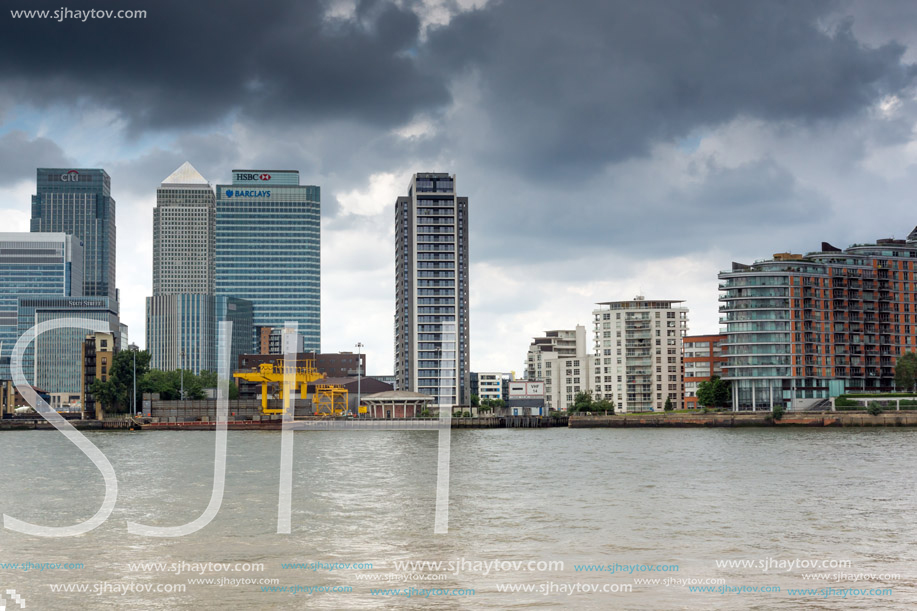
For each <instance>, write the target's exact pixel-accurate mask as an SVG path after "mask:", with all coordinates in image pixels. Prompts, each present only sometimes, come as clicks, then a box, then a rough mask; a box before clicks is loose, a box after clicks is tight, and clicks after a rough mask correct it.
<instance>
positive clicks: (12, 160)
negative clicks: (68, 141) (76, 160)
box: [0, 131, 73, 186]
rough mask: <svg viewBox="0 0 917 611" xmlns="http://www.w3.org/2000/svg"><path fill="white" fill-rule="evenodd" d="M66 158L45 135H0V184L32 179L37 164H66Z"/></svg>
mask: <svg viewBox="0 0 917 611" xmlns="http://www.w3.org/2000/svg"><path fill="white" fill-rule="evenodd" d="M72 163H73V160H72V159H69V158H68V157H67V156H66V155H65V154H64V152H63V151H62V150H61V148H60V147H59V146H58V145H57V143H55V142H53V141H52V140H48V139H47V138H41V137H39V138H32V139H30V138H29V137H28V135H26V134H25V133H24V132H21V131H12V132H9V133H7V134H4V135H3V136H2V137H0V186H6V185H10V184H13V183H16V182H19V181H21V180H26V179H29V178H31V179H32V180H34V179H35V168H37V167H52V168H53V167H68V166H70V165H72Z"/></svg>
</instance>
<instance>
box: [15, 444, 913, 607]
mask: <svg viewBox="0 0 917 611" xmlns="http://www.w3.org/2000/svg"><path fill="white" fill-rule="evenodd" d="M87 437H89V438H90V439H91V440H92V441H93V442H94V443H95V444H96V445H98V447H99V448H101V449H102V451H103V452H104V453H105V454H106V455H107V456H108V458H109V459H110V460H111V462H112V464H113V465H114V467H115V470H116V472H117V476H118V483H119V495H118V503H117V506H116V508H115V510H114V512H113V513H112V516H111V518H110V519H109V520H108V521H107V522H106V523H105V524H104V525H102V526H100V527H99V528H97V529H96V530H94V531H92V532H90V533H89V534H86V535H82V536H78V537H72V538H37V537H31V536H25V535H21V534H17V533H14V532H12V531H10V530H2V531H0V593H2V592H3V591H6V590H8V589H15V590H16V592H17V594H18V595H21V596H23V597H24V599H25V600H26V601H27V604H28V606H27V608H29V609H73V608H76V609H103V608H104V609H217V608H227V609H294V608H295V609H299V608H317V609H374V608H393V607H395V606H398V607H402V608H408V609H425V608H442V609H465V608H468V609H478V608H485V609H528V608H536V609H537V608H543V609H573V608H577V609H608V608H621V609H790V608H793V609H798V608H808V609H829V608H832V609H833V608H845V609H879V608H882V609H909V608H915V607H917V589H915V571H914V567H915V561H917V545H915V544H917V490H915V483H917V471H915V466H917V431H910V430H851V429H844V430H802V429H800V430H787V429H783V430H774V429H737V430H727V429H721V430H677V429H663V430H607V429H606V430H600V429H592V430H589V429H586V430H583V429H577V430H569V429H545V430H480V431H464V430H463V431H455V432H454V433H453V434H452V442H451V451H452V461H451V503H450V513H449V518H450V519H449V532H448V534H444V535H434V534H433V520H434V508H435V493H436V473H437V469H436V458H437V439H438V437H437V434H434V433H430V432H423V431H404V432H361V431H349V432H334V431H329V432H299V433H296V434H295V448H294V489H293V502H292V508H293V514H292V515H293V527H292V533H291V534H289V535H278V534H277V533H276V531H277V503H278V470H279V465H280V434H279V433H278V432H273V431H265V432H231V433H229V459H228V467H227V484H226V493H225V496H224V499H223V504H222V508H221V510H220V512H219V514H218V515H217V517H216V518H215V519H214V521H213V522H212V523H211V524H210V525H209V526H207V527H205V528H203V529H202V530H201V531H199V532H197V533H195V534H192V535H189V536H185V537H180V538H174V539H167V538H145V537H139V536H135V535H131V534H128V532H127V528H126V522H127V521H134V522H140V523H143V524H150V525H159V526H174V525H179V524H184V523H186V522H189V521H191V520H194V519H195V518H196V517H198V515H200V514H201V512H202V511H203V510H204V508H205V507H206V506H207V503H208V501H209V499H210V490H211V483H212V478H213V453H214V450H213V447H214V433H212V432H203V431H200V432H143V433H139V432H135V433H127V432H124V433H87ZM0 465H2V468H0V511H2V513H4V514H6V515H9V516H13V517H16V518H19V519H22V520H26V521H30V522H34V523H37V524H42V525H67V524H73V523H76V522H80V521H82V520H85V519H87V518H89V517H90V516H92V515H93V514H94V513H95V512H96V510H97V509H98V507H99V504H100V503H101V501H102V497H103V493H104V486H103V483H102V477H101V474H100V473H99V472H98V471H97V470H96V468H95V467H94V466H93V465H92V463H91V462H90V461H89V460H88V459H87V458H86V457H85V456H84V455H83V454H82V453H80V452H79V450H77V449H76V448H75V447H74V446H73V445H71V444H70V443H69V442H68V441H67V440H66V439H65V438H64V437H63V436H62V435H60V434H59V433H55V432H45V431H26V432H3V433H2V434H0ZM463 559H464V561H465V563H464V568H463V569H462V570H460V571H454V570H451V571H450V570H445V566H444V567H442V569H443V570H435V569H430V568H418V569H416V570H414V571H409V570H399V569H397V568H396V567H395V562H396V561H418V562H419V561H443V562H450V561H452V562H455V561H458V564H462V562H461V561H462V560H463ZM495 560H496V561H501V562H514V561H515V562H519V561H522V562H523V563H524V564H527V563H528V562H529V561H536V562H537V561H546V562H555V563H557V562H562V563H563V569H559V568H558V565H555V568H553V569H550V570H544V571H539V570H538V566H537V565H535V566H534V567H533V570H525V568H522V569H519V570H516V569H510V570H495V569H494V568H493V565H491V567H492V568H491V570H490V571H487V570H486V569H484V568H483V567H484V565H483V564H480V563H492V562H493V561H495ZM727 560H750V561H752V562H753V563H755V566H754V567H748V568H738V567H732V568H728V567H724V566H720V567H718V566H717V561H720V563H721V564H722V562H723V561H727ZM790 561H804V562H810V561H817V562H819V563H823V564H825V565H826V566H825V568H816V569H814V570H813V569H807V568H801V567H793V568H791V569H790V570H787V569H786V568H785V566H786V563H788V562H790ZM28 562H32V563H34V564H45V563H82V565H83V568H81V569H69V570H66V569H50V568H47V569H46V570H43V571H42V570H39V569H37V568H32V569H30V570H28V571H23V570H22V569H21V568H14V569H11V568H2V567H3V563H17V564H18V563H28ZM207 562H211V563H230V564H232V565H233V566H235V565H236V564H237V563H238V564H240V565H244V564H252V563H254V564H262V565H263V567H264V569H263V571H257V570H248V571H246V570H242V569H244V568H245V567H244V566H243V567H242V568H241V569H240V570H238V571H235V570H230V571H222V570H220V571H209V572H208V571H204V573H203V574H201V572H200V567H196V569H197V572H196V573H189V571H188V569H187V567H186V568H185V570H183V572H181V573H180V574H177V573H176V572H175V571H174V570H173V571H172V572H169V571H168V570H165V571H164V570H158V569H148V570H136V567H131V566H130V565H132V564H135V563H166V565H171V564H172V563H175V564H176V566H180V565H181V563H187V564H191V563H207ZM312 562H321V563H324V564H331V563H336V562H337V563H366V564H372V567H373V568H372V569H353V568H350V569H344V568H338V569H335V570H327V569H324V568H322V569H319V570H309V569H288V568H287V569H285V568H282V566H281V565H282V564H285V563H312ZM474 563H479V564H474ZM768 563H771V564H774V563H777V564H778V565H779V563H783V565H782V566H775V567H772V568H770V569H769V570H766V571H765V570H764V569H763V568H762V566H761V565H762V564H764V565H767V564H768ZM589 564H592V565H600V564H601V565H609V564H610V565H614V564H619V565H630V566H631V567H632V566H633V565H644V566H646V567H656V566H660V567H662V566H665V567H666V568H667V570H666V571H664V572H662V571H661V569H660V570H659V571H645V570H644V571H641V570H639V569H638V570H637V571H636V572H632V573H631V572H628V570H626V569H621V568H618V569H617V570H616V571H615V572H613V573H612V572H610V571H601V572H596V571H592V572H589V571H577V570H576V568H575V565H589ZM504 566H508V565H504ZM164 568H167V569H168V568H170V567H164ZM132 569H134V570H132ZM485 572H487V574H484V573H485ZM405 573H407V574H409V575H413V576H414V577H415V578H416V579H415V580H413V581H402V580H400V579H401V577H400V576H401V575H402V574H405ZM813 573H822V574H831V577H830V578H829V579H828V580H825V579H824V575H822V577H823V578H822V579H805V578H804V576H805V575H806V574H813ZM838 573H841V574H843V575H845V577H841V578H840V580H838V577H837V575H836V574H838ZM392 574H398V575H399V578H398V579H399V580H397V581H396V580H393V578H392ZM863 574H875V575H876V576H875V577H870V578H868V579H867V580H865V581H864V580H863V578H862V575H863ZM856 575H859V576H860V577H859V580H858V581H856V582H854V581H853V579H854V577H852V576H856ZM439 577H445V579H441V580H439V579H438V580H436V581H431V580H432V579H433V578H439ZM189 579H213V580H214V582H213V583H210V584H201V583H189ZM220 579H223V580H226V581H228V580H230V579H235V580H240V579H242V580H250V581H257V580H277V583H276V585H275V586H274V587H277V586H280V587H283V586H287V587H288V588H295V587H296V586H301V588H303V589H305V588H313V591H312V592H311V593H310V592H308V591H301V592H298V593H290V592H289V591H287V592H278V591H274V592H271V591H262V589H263V588H264V587H265V586H264V585H263V584H254V583H243V584H237V585H230V584H228V583H225V582H224V585H219V584H218V583H217V582H218V581H219V580H220ZM643 579H660V580H665V579H670V580H671V579H680V580H698V581H700V580H710V579H713V580H721V583H719V584H714V587H715V588H716V587H720V589H723V588H724V587H725V586H728V587H729V588H741V587H745V588H747V589H754V588H758V591H757V592H755V591H751V592H742V593H735V592H734V591H733V592H729V593H727V592H725V591H723V592H722V593H721V592H718V591H713V592H691V591H690V589H689V587H687V586H686V585H674V584H673V585H668V586H666V585H664V582H663V581H660V583H657V584H645V583H635V580H643ZM682 583H683V582H682ZM59 584H63V585H64V586H68V585H69V586H87V587H88V589H89V591H88V592H85V593H77V592H69V593H68V592H53V591H52V586H55V587H57V586H58V585H59ZM694 585H695V587H696V586H697V585H698V584H697V583H695V584H694ZM175 586H183V587H184V588H185V591H184V592H138V591H136V590H137V589H138V588H143V587H150V588H152V589H154V590H155V589H157V588H158V589H160V590H162V589H169V588H174V587H175ZM512 586H523V587H524V586H529V587H530V586H534V591H532V592H506V591H500V588H504V589H505V588H506V587H512ZM626 586H629V587H630V588H631V589H632V591H630V592H625V591H617V592H602V591H599V592H594V593H589V592H583V591H582V590H583V589H584V588H591V587H598V588H599V590H601V589H603V588H604V589H611V590H614V589H619V590H620V589H622V588H624V587H626ZM124 587H133V588H134V591H129V592H127V593H124V594H122V593H120V591H119V589H120V588H124ZM315 587H325V588H331V587H337V588H344V589H347V588H349V589H350V590H351V591H346V592H321V591H315V589H314V588H315ZM106 588H107V591H102V592H101V593H95V592H94V591H93V590H94V589H97V590H105V589H106ZM396 588H397V589H401V590H404V589H410V588H414V589H415V592H414V594H413V595H412V596H411V597H410V598H408V597H407V596H391V595H388V596H386V595H380V594H376V595H373V593H372V590H374V589H389V590H393V589H396ZM431 588H437V589H444V590H447V591H449V592H451V591H452V590H465V591H466V592H465V595H455V596H452V595H450V596H444V595H431V596H429V597H424V596H423V594H419V593H417V592H416V590H424V589H431ZM570 588H579V590H580V591H576V592H574V593H572V594H567V593H566V592H567V591H568V590H569V589H570ZM763 588H769V589H771V590H774V589H775V588H779V590H780V591H779V592H777V591H773V592H768V593H763V592H762V591H761V590H762V589H763ZM797 588H798V589H801V588H816V589H818V588H821V589H825V588H833V590H834V591H833V592H827V593H826V592H825V591H821V592H819V593H817V594H814V595H813V594H809V595H800V594H797V593H791V592H790V590H791V589H797ZM875 588H879V589H890V590H891V592H890V593H887V592H886V593H884V594H881V595H872V594H868V593H867V590H869V589H875ZM854 589H855V590H856V591H854ZM471 590H473V595H472V594H470V591H471ZM546 591H547V593H545V592H546ZM826 594H827V596H826ZM6 596H7V597H9V595H8V594H7V595H6ZM8 605H9V601H8ZM7 608H8V609H13V608H16V607H15V606H8V607H7Z"/></svg>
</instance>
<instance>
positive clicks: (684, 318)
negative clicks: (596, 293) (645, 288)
mask: <svg viewBox="0 0 917 611" xmlns="http://www.w3.org/2000/svg"><path fill="white" fill-rule="evenodd" d="M680 303H683V302H682V301H678V300H647V299H645V298H643V297H642V296H638V297H636V298H634V299H632V300H630V301H607V302H603V303H599V304H596V305H598V306H599V307H598V308H596V309H595V310H593V311H592V315H593V317H594V332H595V372H594V373H595V379H594V382H595V398H596V399H607V400H609V401H612V402H614V403H615V404H616V405H617V409H618V410H619V411H624V412H652V411H657V412H658V411H662V410H663V409H664V408H665V402H666V400H667V399H670V400H671V402H672V406H673V407H674V408H675V409H682V408H684V381H683V367H682V341H683V338H684V336H685V334H686V333H687V329H688V309H687V308H685V307H682V306H680V305H678V304H680Z"/></svg>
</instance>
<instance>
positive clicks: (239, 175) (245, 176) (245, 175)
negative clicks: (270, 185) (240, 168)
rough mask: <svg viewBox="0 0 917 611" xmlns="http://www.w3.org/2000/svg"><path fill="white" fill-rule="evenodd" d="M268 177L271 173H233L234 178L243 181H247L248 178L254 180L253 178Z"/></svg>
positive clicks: (264, 178)
mask: <svg viewBox="0 0 917 611" xmlns="http://www.w3.org/2000/svg"><path fill="white" fill-rule="evenodd" d="M270 179H271V175H270V174H268V173H264V174H254V173H246V172H236V174H235V180H244V181H249V180H253V181H254V180H262V181H268V180H270Z"/></svg>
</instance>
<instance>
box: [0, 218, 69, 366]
mask: <svg viewBox="0 0 917 611" xmlns="http://www.w3.org/2000/svg"><path fill="white" fill-rule="evenodd" d="M82 291H83V247H82V243H81V242H80V240H79V239H77V238H74V237H73V236H69V235H66V234H63V233H0V380H11V379H12V377H11V375H10V355H11V354H12V351H13V346H14V345H15V344H16V341H17V340H18V339H19V299H20V298H23V297H24V298H36V297H80V296H81V295H82Z"/></svg>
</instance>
